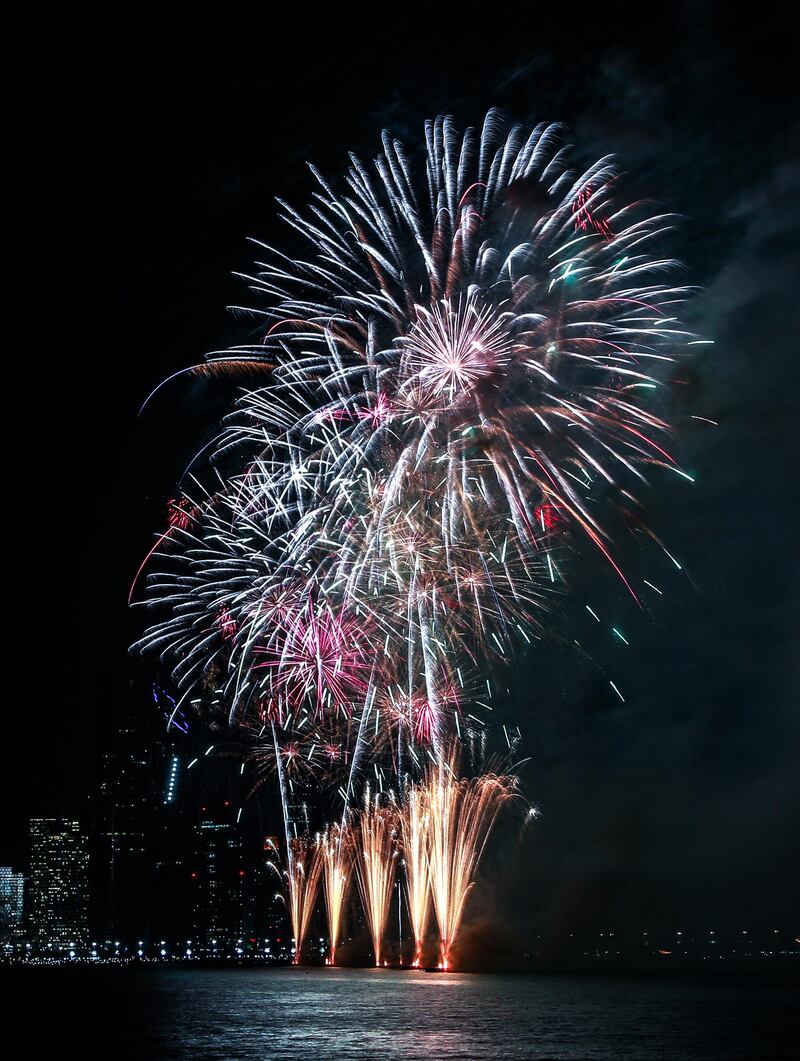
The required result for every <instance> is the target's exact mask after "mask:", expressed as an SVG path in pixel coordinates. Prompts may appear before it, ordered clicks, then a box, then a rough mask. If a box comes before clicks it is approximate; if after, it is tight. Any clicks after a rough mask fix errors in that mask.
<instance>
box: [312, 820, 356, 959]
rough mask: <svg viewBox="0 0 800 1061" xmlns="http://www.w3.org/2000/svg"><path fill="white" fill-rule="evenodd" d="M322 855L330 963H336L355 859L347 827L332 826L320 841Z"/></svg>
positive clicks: (318, 843) (318, 841)
mask: <svg viewBox="0 0 800 1061" xmlns="http://www.w3.org/2000/svg"><path fill="white" fill-rule="evenodd" d="M317 845H318V849H319V851H320V853H321V858H322V883H323V886H324V889H325V909H326V912H327V915H328V939H329V941H330V951H329V955H328V964H330V965H335V964H336V949H337V947H338V945H339V939H340V937H341V928H342V911H343V908H344V901H345V899H346V897H347V892H348V889H349V886H350V868H351V865H352V861H353V848H352V837H351V836H350V832H349V830H348V828H347V827H346V826H337V825H332V826H330V827H329V828H328V829H327V830H326V831H325V832H324V833H323V834H322V836H321V837H319V838H318V840H317Z"/></svg>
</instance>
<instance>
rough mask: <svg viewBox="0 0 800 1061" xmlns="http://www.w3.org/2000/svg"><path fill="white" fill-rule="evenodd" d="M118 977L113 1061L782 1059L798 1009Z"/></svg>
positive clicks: (240, 978)
mask: <svg viewBox="0 0 800 1061" xmlns="http://www.w3.org/2000/svg"><path fill="white" fill-rule="evenodd" d="M118 975H119V973H118ZM123 975H125V976H127V977H128V978H129V982H128V985H127V987H126V989H125V995H126V1000H127V1001H126V1005H125V1007H124V1012H122V1014H121V1017H120V1018H119V1019H118V1020H117V1021H116V1035H117V1037H118V1042H119V1046H118V1049H117V1051H116V1052H115V1056H117V1057H122V1056H126V1057H128V1056H130V1057H136V1058H138V1059H140V1061H147V1059H150V1058H171V1059H175V1061H183V1059H189V1058H191V1059H192V1061H205V1059H210V1061H213V1059H219V1061H250V1059H258V1061H262V1059H264V1061H266V1059H276V1061H277V1059H284V1058H303V1059H305V1061H327V1059H329V1058H347V1059H361V1058H369V1059H373V1058H381V1059H386V1061H394V1059H404V1061H405V1059H414V1058H424V1059H425V1061H432V1059H439V1058H442V1059H451V1058H465V1059H476V1058H492V1059H495V1058H497V1059H505V1058H508V1059H515V1058H552V1059H562V1058H565V1059H566V1058H569V1059H586V1061H591V1059H601V1061H606V1059H614V1061H618V1059H620V1058H636V1059H644V1058H663V1059H669V1061H694V1059H698V1061H699V1059H702V1061H709V1059H713V1058H720V1059H721V1058H724V1059H725V1061H735V1059H739V1058H741V1059H748V1061H749V1059H751V1058H752V1059H756V1058H757V1059H759V1061H762V1059H763V1061H766V1059H778V1058H788V1057H791V1056H792V1048H793V1047H792V1044H793V1043H796V1041H797V1040H796V1038H795V1037H796V1035H797V1031H798V1027H797V1025H796V1024H795V1026H794V1029H793V1030H792V1029H790V1027H789V1024H788V1021H789V1014H790V1013H791V1012H792V1007H793V1006H794V1007H796V1006H797V1003H798V1001H800V995H799V994H798V991H797V989H796V986H793V985H792V984H791V983H790V982H789V981H788V980H777V981H776V980H774V979H772V978H769V977H761V978H759V977H757V976H756V977H749V978H743V977H733V976H728V977H726V976H716V977H689V976H686V977H666V976H663V977H652V976H651V977H619V976H605V977H603V976H495V975H471V974H464V973H439V974H427V973H422V972H411V971H408V972H405V971H392V970H387V969H377V970H376V969H364V970H335V969H308V970H306V969H231V970H203V969H191V970H190V969H157V970H154V971H152V972H149V973H136V974H132V973H126V974H123ZM131 977H133V979H130V978H131ZM120 987H122V984H120ZM795 1019H796V1018H795Z"/></svg>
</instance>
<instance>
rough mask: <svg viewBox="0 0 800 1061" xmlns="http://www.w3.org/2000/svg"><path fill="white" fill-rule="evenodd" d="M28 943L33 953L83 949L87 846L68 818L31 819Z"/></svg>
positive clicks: (86, 929) (77, 825)
mask: <svg viewBox="0 0 800 1061" xmlns="http://www.w3.org/2000/svg"><path fill="white" fill-rule="evenodd" d="M30 843H31V874H30V922H29V935H30V940H31V943H32V945H33V947H34V949H35V950H38V951H51V952H63V951H67V952H69V951H75V952H76V953H77V952H78V951H81V950H85V949H86V947H87V946H88V943H89V919H88V909H89V843H88V838H87V836H86V834H85V833H84V832H83V830H82V829H81V826H80V823H79V822H77V821H75V820H73V819H71V818H31V821H30Z"/></svg>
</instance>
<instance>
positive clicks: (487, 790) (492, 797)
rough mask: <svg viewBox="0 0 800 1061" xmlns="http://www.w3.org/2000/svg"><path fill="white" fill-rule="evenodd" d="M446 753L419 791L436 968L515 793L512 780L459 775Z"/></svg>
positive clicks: (447, 955)
mask: <svg viewBox="0 0 800 1061" xmlns="http://www.w3.org/2000/svg"><path fill="white" fill-rule="evenodd" d="M457 765H458V763H457V759H456V757H455V756H454V755H452V754H451V755H450V756H449V757H448V758H447V759H445V760H444V761H442V762H440V763H438V764H436V765H433V766H431V767H430V768H429V770H428V771H427V773H426V776H425V780H424V782H423V786H422V790H423V792H424V799H425V802H426V804H427V808H428V817H427V825H428V859H429V866H430V886H431V892H432V895H433V908H434V911H435V913H436V921H437V924H438V926H439V956H440V959H439V963H440V968H442V969H448V968H449V967H450V960H451V949H452V947H453V944H454V942H455V940H456V937H457V935H458V929H459V927H460V925H461V919H462V917H463V914H464V906H465V904H466V901H467V896H468V894H469V892H470V889H471V888H472V885H473V883H474V879H475V871H476V869H477V866H478V862H479V861H480V858H481V855H482V854H483V851H484V848H485V846H486V842H487V840H488V839H489V835H490V833H491V831H492V828H493V827H494V824H495V822H496V820H497V815H498V814H499V813H500V810H501V808H502V807H503V805H504V804H505V803H507V802H508V801H509V800H510V799H512V798H513V797H514V796H515V795H516V785H517V779H516V778H515V777H510V776H503V775H497V774H484V775H483V776H481V777H478V778H474V779H467V778H461V779H459V778H458V776H457V775H456V773H455V772H454V769H453V767H454V766H456V767H457Z"/></svg>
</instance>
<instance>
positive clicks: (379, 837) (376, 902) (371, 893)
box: [356, 789, 397, 965]
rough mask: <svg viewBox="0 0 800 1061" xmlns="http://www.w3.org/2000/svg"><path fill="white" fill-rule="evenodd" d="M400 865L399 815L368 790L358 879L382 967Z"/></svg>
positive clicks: (361, 827)
mask: <svg viewBox="0 0 800 1061" xmlns="http://www.w3.org/2000/svg"><path fill="white" fill-rule="evenodd" d="M396 863H397V813H396V810H395V808H394V807H393V806H392V805H391V804H388V805H387V804H383V803H381V800H380V796H378V795H375V796H374V797H373V796H371V795H370V791H369V789H367V793H366V797H365V800H364V807H363V809H362V811H361V813H360V816H359V822H358V848H357V853H356V876H357V878H358V886H359V891H360V892H361V900H362V902H363V904H364V913H365V914H366V917H367V925H368V926H369V931H370V935H371V937H372V952H373V954H374V956H375V964H376V965H380V964H381V947H382V944H383V935H384V932H385V930H386V921H387V918H388V916H389V905H390V903H391V899H392V887H393V885H394V878H395V869H396Z"/></svg>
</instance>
